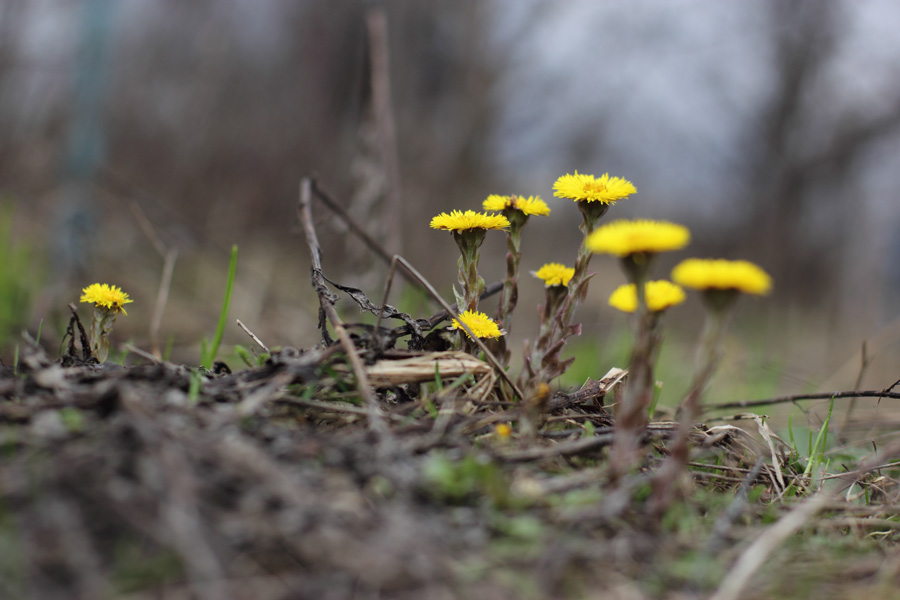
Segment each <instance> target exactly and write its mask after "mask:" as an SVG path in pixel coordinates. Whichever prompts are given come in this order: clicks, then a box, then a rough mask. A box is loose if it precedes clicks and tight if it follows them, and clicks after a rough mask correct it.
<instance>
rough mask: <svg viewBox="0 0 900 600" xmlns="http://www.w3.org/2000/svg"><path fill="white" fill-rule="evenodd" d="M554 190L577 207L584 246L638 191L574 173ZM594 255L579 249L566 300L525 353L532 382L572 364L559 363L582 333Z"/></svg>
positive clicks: (551, 376) (626, 184)
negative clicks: (580, 319)
mask: <svg viewBox="0 0 900 600" xmlns="http://www.w3.org/2000/svg"><path fill="white" fill-rule="evenodd" d="M553 189H554V192H553V195H554V196H556V197H557V198H569V199H570V200H573V201H575V203H576V204H577V205H578V209H579V211H581V218H582V220H581V225H580V226H579V229H580V230H581V233H582V236H583V240H584V241H585V242H586V241H587V239H588V238H589V237H590V236H591V234H592V233H593V232H594V230H595V229H596V228H597V224H598V223H599V222H600V219H602V218H603V216H604V215H605V214H606V211H607V210H609V207H610V205H612V204H615V203H616V202H617V201H619V200H622V199H624V198H627V197H628V196H630V195H631V194H633V193H635V192H636V191H637V190H636V189H635V187H634V185H633V184H632V183H631V182H630V181H628V180H626V179H623V178H621V177H610V176H609V174H608V173H607V174H604V175H602V176H601V177H594V176H593V175H585V174H581V173H578V171H575V173H574V175H569V174H566V175H563V176H562V177H560V178H559V179H557V180H556V182H555V183H554V184H553ZM591 254H592V253H591V251H590V250H589V249H588V248H587V247H586V246H585V244H584V242H583V243H582V245H581V246H579V248H578V255H577V258H576V259H575V267H574V270H573V273H572V277H571V281H570V282H569V284H568V285H567V286H566V287H567V295H566V297H565V299H564V300H563V301H562V302H561V303H560V305H559V306H558V309H557V310H556V312H555V313H554V314H553V316H552V318H551V319H550V320H549V322H548V321H542V324H541V330H542V332H541V334H539V335H538V339H537V341H536V342H535V344H534V347H533V348H532V349H531V351H530V352H528V351H527V350H526V368H527V371H528V374H529V380H531V381H532V382H533V381H537V382H547V381H550V380H551V379H554V378H555V377H558V376H560V375H561V374H563V373H564V372H565V371H566V369H567V368H568V366H569V365H570V364H571V362H572V361H560V360H559V353H560V352H561V351H562V347H563V345H564V344H565V343H566V340H567V339H568V338H569V337H571V336H572V335H578V334H579V333H581V326H580V324H578V325H575V326H573V325H571V323H572V319H573V317H574V315H575V309H576V308H577V307H578V305H579V304H580V303H581V302H583V301H584V298H585V296H586V295H587V288H588V281H589V279H590V275H589V274H588V266H589V265H590V262H591ZM548 304H549V303H548Z"/></svg>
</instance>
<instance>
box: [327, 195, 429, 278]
mask: <svg viewBox="0 0 900 600" xmlns="http://www.w3.org/2000/svg"><path fill="white" fill-rule="evenodd" d="M312 186H313V191H314V192H315V194H316V197H317V198H318V199H319V200H321V201H322V204H324V205H325V206H326V207H328V208H329V209H330V210H331V212H333V213H334V214H336V215H337V216H338V217H339V218H340V219H341V220H342V221H343V222H344V224H345V225H346V226H347V228H348V229H350V231H352V232H353V233H355V234H356V235H357V236H358V237H359V239H360V240H362V242H363V243H364V244H365V245H366V246H367V247H368V248H369V250H371V251H372V252H374V253H375V254H376V255H378V257H379V258H381V260H383V261H384V262H385V263H387V264H390V263H391V256H392V255H391V254H390V253H389V252H388V251H387V250H385V249H384V247H383V246H382V245H381V244H379V243H378V241H377V240H376V239H375V238H373V237H372V236H371V235H369V233H368V232H367V231H366V230H365V229H364V228H363V226H362V225H360V224H359V223H357V222H356V219H354V218H353V217H352V216H350V213H348V212H347V210H346V209H345V208H344V207H343V206H341V205H340V204H339V203H338V202H337V201H336V200H335V199H334V196H332V195H331V194H329V193H328V192H327V191H326V190H324V189H323V188H322V186H321V185H320V184H319V182H317V181H316V180H312ZM400 274H401V275H403V277H405V278H406V279H407V281H409V282H410V283H415V280H414V279H413V278H412V276H410V274H409V273H405V272H403V271H401V272H400Z"/></svg>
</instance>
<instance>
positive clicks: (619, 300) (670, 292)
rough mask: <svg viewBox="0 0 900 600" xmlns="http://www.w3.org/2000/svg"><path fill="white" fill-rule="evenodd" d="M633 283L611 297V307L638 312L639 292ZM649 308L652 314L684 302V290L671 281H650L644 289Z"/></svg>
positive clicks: (620, 288)
mask: <svg viewBox="0 0 900 600" xmlns="http://www.w3.org/2000/svg"><path fill="white" fill-rule="evenodd" d="M635 290H636V288H635V286H634V284H633V283H628V284H625V285H620V286H619V287H618V288H616V291H614V292H613V293H612V295H611V296H610V297H609V305H610V306H612V307H613V308H618V309H619V310H621V311H622V312H627V313H633V312H634V311H636V310H637V292H636V291H635ZM644 296H645V297H646V298H647V308H648V309H649V310H650V312H659V311H662V310H666V309H667V308H671V307H672V306H675V305H676V304H681V303H682V302H684V290H683V289H681V286H678V285H675V284H674V283H672V282H671V281H666V280H665V279H660V280H657V281H648V282H647V283H646V285H645V287H644Z"/></svg>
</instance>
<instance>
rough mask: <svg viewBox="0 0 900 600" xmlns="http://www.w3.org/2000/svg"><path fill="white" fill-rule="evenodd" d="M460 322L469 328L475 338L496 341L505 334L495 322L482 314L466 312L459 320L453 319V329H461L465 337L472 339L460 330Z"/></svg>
mask: <svg viewBox="0 0 900 600" xmlns="http://www.w3.org/2000/svg"><path fill="white" fill-rule="evenodd" d="M460 321H462V322H463V323H465V324H466V325H468V326H469V329H471V330H472V333H474V334H475V337H480V338H494V339H496V338H499V337H500V336H501V335H503V334H504V333H506V332H505V331H503V330H502V329H500V326H499V325H497V322H496V321H494V320H493V319H492V318H490V317H489V316H487V315H486V314H484V313H483V312H478V311H471V310H467V311H466V312H464V313H462V314H461V315H459V320H457V319H453V329H462V330H463V332H465V333H466V337H472V336H470V335H469V333H468V332H466V330H465V329H463V328H462V326H461V325H460V324H459V322H460Z"/></svg>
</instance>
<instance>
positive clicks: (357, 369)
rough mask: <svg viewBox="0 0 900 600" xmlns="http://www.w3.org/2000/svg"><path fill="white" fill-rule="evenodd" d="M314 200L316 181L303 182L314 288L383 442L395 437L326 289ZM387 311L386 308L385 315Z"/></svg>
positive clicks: (302, 214) (301, 208) (302, 213)
mask: <svg viewBox="0 0 900 600" xmlns="http://www.w3.org/2000/svg"><path fill="white" fill-rule="evenodd" d="M311 199H312V180H310V179H308V178H305V177H304V178H303V180H302V181H301V182H300V201H299V204H298V206H297V214H298V217H299V219H300V224H301V225H302V226H303V232H304V234H305V235H306V243H307V245H308V246H309V254H310V260H311V261H312V274H311V277H312V284H313V287H315V288H316V294H317V295H318V296H319V306H320V308H321V310H322V311H323V312H324V314H325V316H326V317H327V318H328V321H329V322H331V326H332V327H334V332H335V333H336V334H337V336H338V339H339V340H340V343H341V347H342V348H343V349H344V353H345V354H346V355H347V360H348V361H349V362H350V368H351V369H352V370H353V374H354V375H356V387H357V389H358V390H359V395H360V396H361V397H362V399H363V401H364V402H365V404H366V408H367V409H368V419H369V428H370V429H372V430H373V431H375V432H376V433H377V434H378V435H379V437H380V438H381V440H382V441H385V440H387V439H388V438H390V437H391V433H390V430H389V429H388V427H387V424H386V423H385V422H384V419H383V418H382V416H381V409H380V407H379V406H378V399H377V398H376V397H375V394H374V393H373V392H372V386H371V385H370V384H369V377H368V376H367V375H366V368H365V365H363V362H362V359H361V358H360V357H359V353H358V352H357V351H356V347H355V346H354V345H353V341H352V340H351V339H350V335H349V334H348V333H347V330H346V328H345V327H344V324H343V322H342V321H341V319H340V317H339V316H338V314H337V311H336V310H335V309H334V301H335V300H334V296H333V295H332V294H331V293H330V292H329V291H328V288H326V287H325V282H324V280H323V275H322V250H321V247H320V246H319V238H318V236H317V235H316V230H315V229H314V228H313V223H312V214H311V211H310V201H311ZM383 310H384V307H382V311H383ZM321 325H322V328H323V334H324V333H325V328H326V324H325V323H322V324H321Z"/></svg>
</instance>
